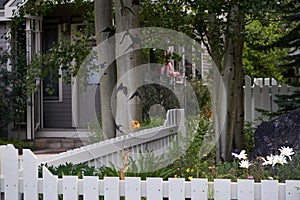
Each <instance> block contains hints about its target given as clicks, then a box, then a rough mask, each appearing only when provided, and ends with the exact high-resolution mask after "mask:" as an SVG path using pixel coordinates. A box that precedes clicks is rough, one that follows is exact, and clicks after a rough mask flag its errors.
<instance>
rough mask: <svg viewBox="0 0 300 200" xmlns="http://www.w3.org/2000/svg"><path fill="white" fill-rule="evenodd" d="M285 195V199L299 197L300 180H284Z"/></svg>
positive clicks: (291, 199)
mask: <svg viewBox="0 0 300 200" xmlns="http://www.w3.org/2000/svg"><path fill="white" fill-rule="evenodd" d="M285 184H286V189H285V196H286V200H299V199H300V181H296V180H286V182H285Z"/></svg>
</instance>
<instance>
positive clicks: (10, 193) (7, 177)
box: [3, 144, 19, 200]
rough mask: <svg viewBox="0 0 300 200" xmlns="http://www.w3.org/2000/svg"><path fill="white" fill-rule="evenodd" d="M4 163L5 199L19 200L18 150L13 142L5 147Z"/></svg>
mask: <svg viewBox="0 0 300 200" xmlns="http://www.w3.org/2000/svg"><path fill="white" fill-rule="evenodd" d="M3 164H4V166H3V174H4V193H5V200H18V198H19V177H18V173H19V172H18V150H17V149H15V148H14V146H13V145H11V144H9V145H7V146H6V148H5V149H4V152H3Z"/></svg>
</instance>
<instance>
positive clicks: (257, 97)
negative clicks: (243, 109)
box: [253, 84, 262, 120]
mask: <svg viewBox="0 0 300 200" xmlns="http://www.w3.org/2000/svg"><path fill="white" fill-rule="evenodd" d="M261 105H262V102H261V92H260V86H258V85H256V84H253V110H254V111H253V112H254V120H257V119H258V118H259V117H260V116H261V114H260V113H259V112H257V111H256V110H255V109H256V108H261Z"/></svg>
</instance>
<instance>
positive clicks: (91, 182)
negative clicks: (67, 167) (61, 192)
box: [83, 176, 99, 200]
mask: <svg viewBox="0 0 300 200" xmlns="http://www.w3.org/2000/svg"><path fill="white" fill-rule="evenodd" d="M98 184H99V178H98V177H97V176H84V177H83V197H84V199H88V200H99V190H98V189H99V186H98Z"/></svg>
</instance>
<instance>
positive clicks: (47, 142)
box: [34, 137, 83, 152]
mask: <svg viewBox="0 0 300 200" xmlns="http://www.w3.org/2000/svg"><path fill="white" fill-rule="evenodd" d="M82 146H83V142H82V140H81V139H80V138H66V137H59V138H55V137H39V138H36V139H35V140H34V147H35V148H36V150H37V151H42V150H45V149H49V150H51V149H52V150H53V151H55V150H56V151H59V152H61V151H62V150H64V151H65V150H70V149H75V148H79V147H82Z"/></svg>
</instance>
